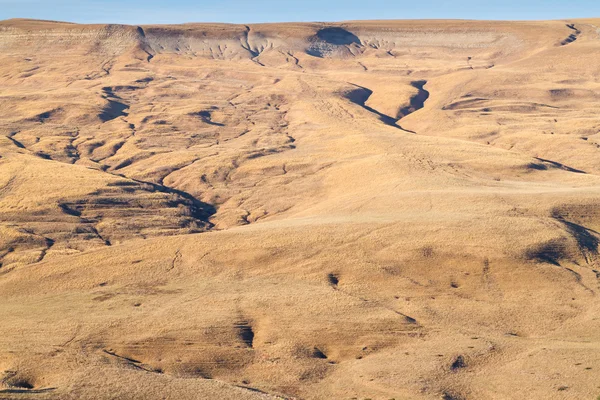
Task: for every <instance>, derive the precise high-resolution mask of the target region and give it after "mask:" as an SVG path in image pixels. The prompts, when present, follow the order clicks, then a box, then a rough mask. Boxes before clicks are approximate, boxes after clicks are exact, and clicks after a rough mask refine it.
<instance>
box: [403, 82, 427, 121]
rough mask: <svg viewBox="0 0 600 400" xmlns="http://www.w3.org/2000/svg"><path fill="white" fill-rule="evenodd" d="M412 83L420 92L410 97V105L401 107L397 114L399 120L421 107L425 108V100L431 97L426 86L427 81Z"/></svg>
mask: <svg viewBox="0 0 600 400" xmlns="http://www.w3.org/2000/svg"><path fill="white" fill-rule="evenodd" d="M410 84H411V85H412V87H414V88H415V89H417V90H418V92H417V94H416V95H414V96H412V97H411V98H410V101H409V103H410V104H409V105H408V106H406V107H403V108H401V109H400V111H399V112H398V115H397V118H398V120H401V119H402V118H404V117H406V116H407V115H410V114H412V113H414V112H415V111H418V110H420V109H421V108H423V107H424V106H425V102H426V101H427V99H429V92H428V91H427V90H425V88H424V87H425V85H426V84H427V81H424V80H422V81H413V82H411V83H410Z"/></svg>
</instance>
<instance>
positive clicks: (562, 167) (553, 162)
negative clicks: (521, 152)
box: [531, 157, 587, 174]
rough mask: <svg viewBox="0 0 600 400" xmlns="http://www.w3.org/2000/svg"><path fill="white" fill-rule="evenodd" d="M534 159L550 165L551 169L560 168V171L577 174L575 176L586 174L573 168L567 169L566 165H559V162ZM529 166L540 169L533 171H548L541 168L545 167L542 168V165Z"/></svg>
mask: <svg viewBox="0 0 600 400" xmlns="http://www.w3.org/2000/svg"><path fill="white" fill-rule="evenodd" d="M535 159H536V160H539V161H541V162H544V163H548V164H551V165H552V166H553V167H556V168H560V169H562V170H564V171H568V172H575V173H577V174H586V173H587V172H585V171H582V170H580V169H575V168H571V167H568V166H566V165H564V164H561V163H559V162H556V161H552V160H546V159H544V158H539V157H535ZM531 165H535V166H539V167H541V168H535V169H548V168H543V167H545V166H543V165H542V166H540V164H531Z"/></svg>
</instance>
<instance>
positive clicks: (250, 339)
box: [235, 321, 254, 348]
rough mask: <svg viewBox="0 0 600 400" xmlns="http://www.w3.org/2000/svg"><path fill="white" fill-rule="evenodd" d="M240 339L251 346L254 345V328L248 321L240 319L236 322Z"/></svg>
mask: <svg viewBox="0 0 600 400" xmlns="http://www.w3.org/2000/svg"><path fill="white" fill-rule="evenodd" d="M235 328H236V329H237V330H238V335H239V338H240V340H241V341H242V342H243V343H244V344H245V345H246V346H248V347H249V348H252V347H253V346H254V330H253V329H252V326H251V325H250V323H249V322H248V321H240V322H238V323H237V324H235Z"/></svg>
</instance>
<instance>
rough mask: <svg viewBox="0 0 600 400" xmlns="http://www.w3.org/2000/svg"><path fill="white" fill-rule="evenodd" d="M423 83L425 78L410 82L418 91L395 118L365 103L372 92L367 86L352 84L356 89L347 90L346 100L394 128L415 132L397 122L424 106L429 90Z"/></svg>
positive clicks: (425, 82)
mask: <svg viewBox="0 0 600 400" xmlns="http://www.w3.org/2000/svg"><path fill="white" fill-rule="evenodd" d="M425 84H427V81H425V80H421V81H414V82H412V83H411V85H412V86H413V87H415V88H416V89H418V90H419V91H418V93H417V94H415V95H414V96H412V97H411V98H410V100H409V105H408V106H406V107H403V108H401V109H400V111H399V112H398V115H397V116H396V118H394V117H392V116H389V115H386V114H383V113H381V112H379V111H377V110H375V109H374V108H372V107H369V106H368V105H367V104H366V102H367V100H369V98H370V97H371V95H372V94H373V91H372V90H370V89H368V88H365V87H362V86H358V85H354V86H357V88H358V89H355V90H352V91H350V92H348V93H347V94H346V98H347V99H348V100H350V101H351V102H353V103H354V104H357V105H359V106H361V107H362V108H364V109H365V110H367V111H369V112H371V113H373V114H375V115H377V116H378V117H379V120H380V121H381V122H383V123H384V124H386V125H389V126H393V127H394V128H397V129H400V130H402V131H405V132H409V133H416V132H414V131H411V130H408V129H404V128H403V127H402V126H400V125H399V124H398V121H400V120H401V119H402V118H404V117H406V116H407V115H410V114H412V113H414V112H416V111H418V110H420V109H421V108H423V107H424V105H425V102H426V101H427V99H428V98H429V92H428V91H427V90H425V89H424V86H425Z"/></svg>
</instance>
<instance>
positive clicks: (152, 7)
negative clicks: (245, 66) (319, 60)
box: [0, 0, 600, 24]
mask: <svg viewBox="0 0 600 400" xmlns="http://www.w3.org/2000/svg"><path fill="white" fill-rule="evenodd" d="M583 17H600V0H560V1H557V0H454V1H451V0H410V1H405V0H394V1H390V0H195V1H194V0H168V1H158V0H0V19H8V18H37V19H51V20H60V21H71V22H81V23H93V22H112V23H125V24H150V23H183V22H233V23H253V22H281V21H341V20H352V19H423V18H432V19H439V18H464V19H508V20H523V19H564V18H583Z"/></svg>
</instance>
